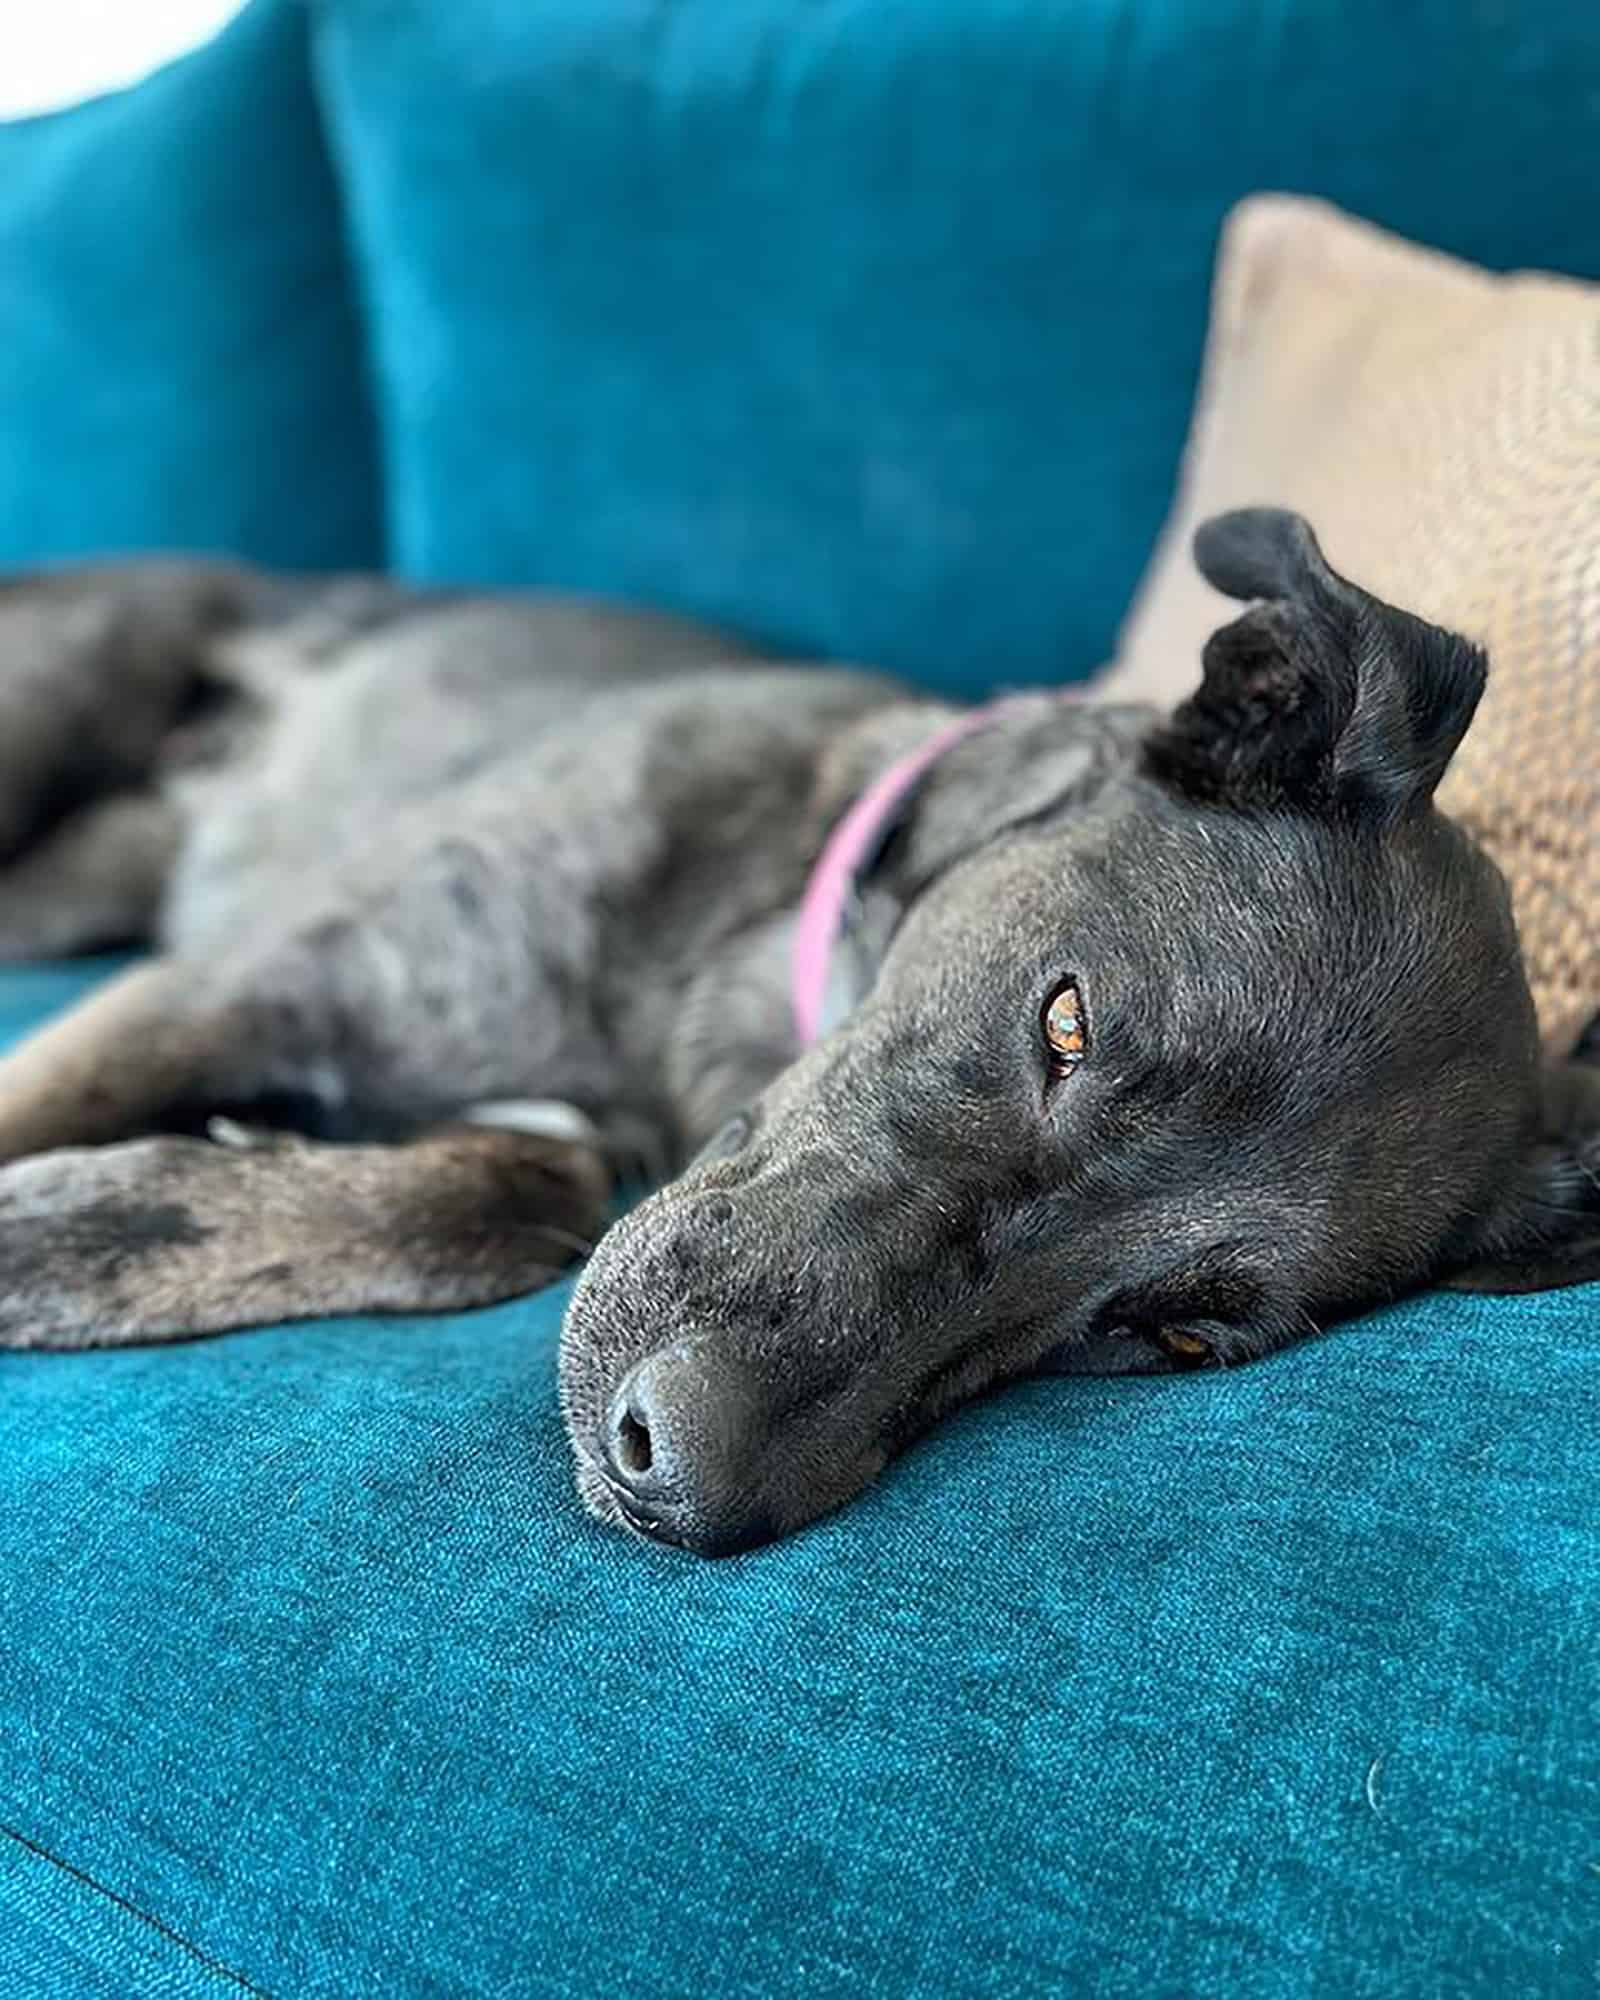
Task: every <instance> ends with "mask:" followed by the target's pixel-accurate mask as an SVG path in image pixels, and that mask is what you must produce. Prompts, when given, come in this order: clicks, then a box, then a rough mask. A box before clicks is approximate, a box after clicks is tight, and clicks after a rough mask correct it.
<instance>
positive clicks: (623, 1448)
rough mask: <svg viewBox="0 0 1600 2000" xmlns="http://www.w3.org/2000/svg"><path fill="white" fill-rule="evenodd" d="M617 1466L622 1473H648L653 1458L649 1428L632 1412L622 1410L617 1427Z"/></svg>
mask: <svg viewBox="0 0 1600 2000" xmlns="http://www.w3.org/2000/svg"><path fill="white" fill-rule="evenodd" d="M616 1456H617V1464H618V1465H619V1466H620V1467H621V1468H622V1470H623V1471H624V1472H634V1473H638V1472H648V1471H649V1470H650V1462H651V1458H652V1456H653V1454H652V1452H651V1449H650V1426H649V1425H648V1424H646V1423H644V1422H642V1421H641V1420H640V1419H639V1418H638V1417H636V1416H635V1415H634V1413H633V1412H632V1410H624V1411H623V1413H622V1419H621V1421H620V1422H619V1423H618V1425H617V1437H616Z"/></svg>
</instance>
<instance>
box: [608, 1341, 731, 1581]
mask: <svg viewBox="0 0 1600 2000" xmlns="http://www.w3.org/2000/svg"><path fill="white" fill-rule="evenodd" d="M764 1438H765V1426H764V1423H763V1419H762V1416H761V1410H760V1405H759V1402H758V1400H757V1398H756V1397H755V1395H754V1394H753V1393H752V1391H751V1388H750V1386H749V1384H748V1383H747V1382H746V1381H745V1380H744V1379H743V1378H742V1375H741V1374H740V1372H739V1371H738V1370H737V1369H736V1368H735V1367H734V1366H732V1365H731V1364H729V1363H726V1362H723V1361H720V1360H718V1359H716V1358H715V1357H714V1356H713V1355H712V1354H710V1353H709V1352H708V1351H707V1348H706V1346H705V1344H704V1343H701V1342H697V1341H695V1340H692V1339H691V1340H685V1341H679V1342H675V1343H674V1344H673V1345H672V1346H671V1347H665V1348H662V1349H661V1350H660V1351H659V1352H658V1353H656V1354H652V1355H650V1356H649V1357H648V1358H647V1359H645V1360H643V1361H641V1362H639V1363H638V1365H637V1366H636V1367H634V1368H633V1369H631V1370H630V1371H629V1373H628V1375H627V1376H626V1377H625V1378H624V1380H623V1382H622V1384H621V1386H620V1387H619V1388H618V1389H617V1392H616V1394H615V1395H614V1396H613V1397H612V1399H611V1406H610V1409H609V1411H608V1412H607V1416H606V1422H605V1429H604V1435H603V1438H602V1440H601V1453H602V1458H603V1461H604V1471H605V1476H606V1480H607V1483H608V1484H609V1486H610V1488H611V1491H612V1494H613V1495H614V1497H615V1499H616V1502H617V1505H618V1507H619V1508H620V1509H621V1511H622V1513H623V1515H624V1516H625V1517H626V1519H627V1520H628V1521H629V1522H630V1523H631V1524H632V1525H633V1526H634V1527H635V1528H637V1529H639V1531H640V1532H641V1533H643V1534H646V1535H649V1536H651V1537H652V1538H654V1539H655V1540H657V1541H666V1542H678V1543H682V1544H683V1545H685V1546H686V1547H690V1548H694V1549H697V1550H699V1551H700V1552H701V1553H702V1554H707V1555H725V1554H731V1553H732V1552H733V1551H734V1550H735V1549H739V1548H745V1547H748V1546H749V1545H750V1544H751V1543H752V1542H754V1541H758V1540H761V1539H764V1536H763V1532H762V1527H761V1524H760V1522H759V1520H758V1518H757V1515H756V1511H755V1510H754V1508H753V1507H752V1501H751V1495H752V1492H753V1491H754V1490H755V1488H756V1486H757V1485H758V1474H759V1465H760V1459H761V1454H762V1448H763V1442H764Z"/></svg>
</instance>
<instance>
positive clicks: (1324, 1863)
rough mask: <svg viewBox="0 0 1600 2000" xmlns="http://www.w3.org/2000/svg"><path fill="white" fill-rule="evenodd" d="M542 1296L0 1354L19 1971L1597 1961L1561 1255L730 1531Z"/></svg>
mask: <svg viewBox="0 0 1600 2000" xmlns="http://www.w3.org/2000/svg"><path fill="white" fill-rule="evenodd" d="M62 997H64V996H63V990H62V987H61V985H60V984H59V982H55V983H53V982H52V980H51V979H50V978H49V977H40V976H29V977H28V978H26V979H24V978H23V977H22V976H20V975H12V976H10V977H8V978H6V979H4V980H0V1018H3V1019H4V1022H5V1024H6V1028H7V1030H8V1031H12V1030H15V1029H17V1028H19V1027H20V1026H21V1025H22V1024H23V1021H24V1019H25V1018H26V1016H27V1015H28V1013H29V1012H30V1011H31V1009H32V1008H33V1007H34V1006H36V1005H38V1004H41V1003H43V1004H54V1003H55V1002H57V1001H58V1000H59V999H61V998H62ZM561 1303H562V1295H561V1294H560V1293H559V1292H558V1293H556V1294H552V1295H547V1296H545V1297H543V1298H539V1299H535V1300H531V1301H528V1302H524V1303H519V1304H514V1305H510V1306H506V1307H503V1308H499V1309H497V1310H495V1311H491V1312H486V1313H475V1314H469V1315H465V1316H462V1317H459V1318H455V1319H450V1320H445V1321H439V1322H435V1323H432V1324H428V1323H419V1322H411V1321H403V1320H401V1321H393V1322H385V1323H377V1322H372V1323H355V1322H350V1323H339V1324H329V1325H319V1326H313V1327H305V1328H282V1329H278V1330H275V1331H270V1332H264V1333H258V1334H243V1335H237V1336H234V1337H231V1338H227V1339H223V1340H215V1341H206V1342H200V1343H196V1344H194V1345H190V1346H178V1347H170V1348H166V1349H155V1350H146V1351H143V1352H130V1353H123V1354H107V1355H87V1356H82V1357H59V1356H45V1355H41V1356H10V1357H0V1547H3V1548H4V1550H5V1560H4V1562H3V1563H0V1800H3V1802H4V1803H3V1810H0V1822H3V1825H4V1828H5V1831H4V1833H3V1834H0V1992H3V1993H4V1994H5V1996H6V2000H78V1996H95V2000H135V1996H144V1995H171V1996H184V1997H185V2000H187V1996H191V1995H194V1996H205V2000H217V1996H222V1995H226V1994H229V1993H238V1992H239V1991H240V1990H241V1984H244V1985H245V1986H246V1987H247V1990H253V1991H265V1992H269V1993H273V1994H277V1995H282V1996H287V1995H290V1994H292V1995H295V1996H297V2000H312V1997H313V1996H327V2000H348V1996H351V1995H355V1994H361V1995H366V1994H374V1995H377V1994H381V1995H384V1996H385V2000H391V1997H392V2000H404V1997H405V1996H412V1995H416V1996H442V1995H461V1996H477V1995H484V1994H502V1993H503V1994H517V1995H559V1996H563V2000H590V1996H593V1995H603V1994H620V1993H627V1992H637V1993H649V1994H651V1995H660V1996H663V2000H704V1996H707V1995H730V1996H731V1995H750V1996H757V1995H759V1996H763V2000H768V1996H775V1995H784V1994H796V1995H799V1994H805V1995H807V1996H828V2000H831V1997H832V1996H838V2000H861V1996H878V2000H961V1997H962V1996H967V1995H972V1996H979V1995H981V1996H995V2000H1002V1996H1004V2000H1010V1996H1013V1995H1016V1994H1029V1995H1033V1994H1062V1995H1068V1994H1072V1995H1076V1994H1083V1993H1089V1992H1093V1993H1096V1994H1100V1995H1115V1996H1124V1995H1126V1996H1128V2000H1211V1997H1212V1996H1215V2000H1295V1997H1296V1996H1305V2000H1312V1996H1316V2000H1328V1997H1329V1996H1341V2000H1342V1996H1363V1995H1370V1996H1373V2000H1378V1996H1390V1995H1406V1996H1410V1995H1427V1996H1429V2000H1434V1996H1441V1997H1442V2000H1466V1996H1483V2000H1504V1996H1508V1995H1519V1996H1520V1995H1539V1996H1558V1995H1566V1994H1571V1995H1573V1996H1578V1995H1588V1994H1592V1993H1593V1991H1594V1982H1595V1976H1596V1971H1597V1939H1600V1869H1597V1865H1596V1864H1597V1863H1600V1837H1597V1828H1600V1742H1597V1737H1596V1733H1595V1713H1594V1701H1595V1688H1596V1684H1597V1683H1596V1670H1597V1667H1600V1659H1597V1649H1600V1559H1597V1556H1596V1544H1595V1515H1594V1506H1595V1499H1594V1496H1595V1494H1596V1492H1597V1491H1600V1339H1597V1332H1600V1289H1590V1290H1588V1291H1585V1292H1574V1293H1568V1294H1565V1295H1560V1294H1556V1295H1549V1296H1546V1297H1543V1298H1533V1299H1525V1300H1519V1301H1509V1302H1506V1301H1488V1300H1465V1299H1451V1298H1433V1299H1429V1300H1425V1301H1422V1302H1420V1303H1416V1304H1413V1305H1409V1306H1406V1307H1404V1308H1402V1309H1400V1310H1397V1311H1393V1312H1389V1313H1385V1314H1383V1315H1382V1316H1380V1317H1379V1318H1377V1319H1375V1320H1373V1321H1371V1322H1369V1323H1367V1324H1365V1325H1362V1326H1359V1327H1353V1328H1350V1329H1347V1330H1344V1331H1341V1332H1339V1333H1337V1334H1335V1335H1333V1336H1330V1337H1329V1338H1327V1339H1325V1340H1322V1341H1319V1342H1315V1343H1312V1344H1310V1345H1307V1346H1304V1347H1302V1348H1299V1349H1297V1350H1294V1351H1292V1352H1290V1353H1287V1354H1284V1355H1281V1356H1279V1357H1277V1358H1275V1359H1274V1360H1271V1361H1269V1362H1264V1363H1261V1364H1259V1365H1257V1366H1255V1367H1251V1368H1246V1369H1240V1370H1238V1371H1237V1372H1235V1373H1230V1374H1226V1375H1219V1376H1214V1377H1204V1378H1195V1377H1191V1378H1186V1379H1176V1380H1170V1381H1166V1382H1143V1383H1140V1382H1126V1381H1125V1382H1064V1381H1057V1382H1042V1383H1038V1384H1033V1385H1029V1386H1027V1387H1024V1388H1022V1389H1019V1390H1016V1391H1013V1392H1011V1393H1009V1394H1007V1395H1006V1396H1003V1397H1001V1398H999V1399H997V1400H995V1401H994V1402H993V1403H992V1404H991V1405H989V1406H988V1407H986V1408H983V1409H979V1410H974V1411H972V1412H970V1413H968V1414H966V1415H964V1416H962V1417H960V1418H958V1419H957V1420H955V1421H954V1422H952V1423H951V1424H950V1425H948V1426H947V1427H946V1428H945V1429H944V1430H943V1431H942V1432H941V1433H940V1434H939V1435H937V1436H936V1437H935V1438H934V1439H932V1440H931V1441H930V1442H929V1443H928V1444H926V1445H925V1446H923V1447H922V1448H920V1449H918V1450H917V1451H915V1452H913V1453H912V1454H911V1455H910V1456H909V1457H907V1458H906V1459H904V1460H902V1461H901V1462H900V1463H899V1464H898V1465H897V1466H896V1467H894V1468H893V1469H892V1470H891V1472H890V1473H889V1474H888V1476H886V1477H885V1478H884V1479H883V1481H882V1482H881V1483H880V1484H879V1486H878V1487H877V1488H876V1489H875V1490H874V1491H873V1492H871V1493H870V1494H869V1495H867V1496H866V1497H865V1498H864V1499H863V1500H862V1501H860V1502H859V1503H857V1504H856V1505H855V1506H853V1507H852V1508H850V1509H849V1510H847V1511H846V1512H845V1513H844V1514H842V1515H840V1516H838V1517H836V1518H835V1519H834V1520H832V1521H829V1522H826V1523H824V1524H822V1525H821V1526H819V1527H817V1528H816V1529H814V1530H812V1531H810V1532H808V1533H806V1534H805V1535H802V1536H800V1537H798V1538H796V1539H795V1540H793V1541H791V1542H789V1543H786V1544H782V1545H780V1546H778V1547H776V1548H772V1549H768V1550H764V1551H761V1552H758V1553H756V1554H754V1555H751V1556H746V1557H741V1558H738V1559H736V1560H734V1561H731V1562H725V1563H720V1564H710V1563H703V1562H699V1561H696V1560H695V1559H693V1558H691V1557H687V1556H682V1555H674V1554H672V1553H670V1552H667V1551H662V1550H653V1549H649V1548H646V1547H644V1546H642V1545H637V1544H634V1543H631V1542H628V1541H626V1540H624V1539H623V1538H621V1537H620V1536H618V1535H617V1534H615V1533H614V1532H612V1531H608V1530H604V1529H601V1528H599V1527H597V1526H595V1525H593V1524H592V1523H590V1522H589V1521H588V1520H587V1518H586V1517H585V1516H584V1515H583V1514H582V1513H581V1512H580V1510H579V1508H578V1506H577V1502H576V1500H575V1498H574V1496H573V1493H572V1491H571V1487H570V1484H569V1479H568V1473H567V1456H566V1450H565V1445H564V1443H563V1439H562V1435H561V1428H560V1423H559V1419H558V1415H557V1410H556V1401H555V1393H554V1382H553V1373H552V1351H553V1344H554V1340H555V1333H556V1325H557V1319H558V1314H559V1310H560V1306H561Z"/></svg>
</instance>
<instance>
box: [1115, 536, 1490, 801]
mask: <svg viewBox="0 0 1600 2000" xmlns="http://www.w3.org/2000/svg"><path fill="white" fill-rule="evenodd" d="M1194 556H1195V562H1196V564H1197V566H1198V567H1199V570H1200V573H1201V574H1202V575H1203V576H1204V577H1205V578H1206V580H1207V582H1209V583H1212V584H1214V585H1215V586H1216V587H1217V589H1219V590H1222V591H1226V592H1227V594H1228V595H1229V596H1230V597H1238V598H1243V599H1249V600H1253V601H1252V603H1251V607H1250V609H1249V610H1248V611H1246V612H1245V613H1244V614H1243V615H1242V616H1241V617H1239V618H1236V619H1235V620H1234V621H1233V622H1232V624H1230V625H1225V626H1223V627H1222V629H1221V630H1220V631H1218V632H1215V633H1213V635H1212V637H1211V639H1210V640H1209V641H1208V643H1207V645H1206V648H1205V654H1204V665H1205V678H1204V681H1203V682H1202V685H1201V686H1200V688H1199V690H1198V691H1197V692H1196V693H1195V694H1194V695H1193V696H1191V697H1190V699H1189V700H1188V701H1186V702H1184V703H1183V704H1182V706H1181V707H1180V708H1178V709H1177V710H1176V712H1175V713H1174V714H1173V715H1172V716H1171V718H1170V719H1169V720H1168V721H1167V722H1165V723H1164V724H1163V725H1162V726H1161V727H1159V728H1158V729H1157V730H1156V731H1155V733H1154V734H1153V736H1152V737H1151V739H1150V741H1149V743H1148V745H1147V747H1146V753H1145V755H1146V766H1147V768H1148V769H1149V770H1150V771H1151V773H1152V774H1153V775H1154V776H1156V777H1157V778H1159V779H1160V780H1161V781H1162V782H1163V783H1165V784H1167V785H1169V786H1170V787H1172V788H1173V789H1174V790H1177V791H1180V792H1182V793H1183V794H1184V795H1185V796H1187V797H1190V798H1193V799H1195V800H1197V801H1199V802H1202V803H1206V804H1216V805H1232V806H1237V807H1239V808H1240V809H1243V810H1261V809H1279V810H1296V811H1306V812H1326V811H1347V812H1353V813H1365V814H1367V815H1369V816H1375V817H1377V818H1380V819H1394V818H1398V817H1400V816H1401V815H1403V814H1405V813H1407V812H1410V811H1413V810H1416V809H1418V808H1419V807H1422V806H1424V805H1426V804H1427V802H1428V800H1429V799H1430V798H1431V797H1432V795H1433V790H1434V787H1435V786H1436V785H1437V784H1438V782H1439V780H1440V778H1441V777H1443V775H1444V771H1445V766H1446V765H1447V764H1448V763H1449V761H1450V758H1451V757H1452V755H1453V754H1454V752H1455V749H1456V746H1457V744H1458V743H1459V742H1460V741H1461V738H1462V737H1463V736H1464V735H1465V733H1466V729H1467V725H1468V723H1469V722H1470V721H1471V720H1472V715H1473V711H1474V710H1475V709H1476V707H1477V705H1478V700H1479V697H1480V696H1481V695H1482V693H1483V686H1484V678H1485V673H1486V666H1487V663H1486V661H1485V659H1484V655H1483V653H1482V651H1481V649H1480V648H1478V647H1477V646H1474V645H1473V644H1472V643H1471V642H1470V641H1469V640H1466V639H1463V638H1461V637H1460V636H1459V635H1457V634H1456V633H1453V632H1447V631H1445V630H1443V628H1442V627H1440V626H1437V625H1430V624H1428V623H1427V622H1426V621H1425V620H1424V619H1421V618H1415V617H1413V616H1412V615H1411V614H1410V613H1409V612H1406V611H1400V610H1397V609H1396V608H1395V607H1394V606H1393V605H1390V604H1385V603H1384V602H1383V601H1382V599H1380V598H1377V597H1374V596H1372V595H1371V594H1370V593H1369V592H1367V591H1365V590H1362V589H1360V588H1359V587H1358V586H1357V585H1355V584H1353V583H1351V582H1349V581H1348V579H1346V578H1345V577H1342V576H1340V575H1339V574H1338V573H1337V571H1335V570H1334V569H1332V568H1331V567H1330V566H1329V564H1328V563H1327V561H1326V560H1325V558H1324V556H1323V554H1322V551H1321V549H1320V548H1319V547H1318V546H1317V538H1316V536H1315V535H1314V534H1313V533H1312V531H1311V528H1310V526H1309V524H1308V523H1307V522H1305V521H1304V520H1302V519H1301V518H1300V516H1299V515H1298V514H1290V513H1287V512H1285V511H1283V510H1282V509H1280V508H1273V507H1248V508H1242V509H1240V510H1238V511H1237V512H1234V513H1231V514H1220V515H1217V516H1216V517H1215V518H1214V519H1212V520H1209V521H1206V522H1204V523H1203V524H1202V525H1201V527H1200V528H1199V529H1198V530H1197V532H1196V534H1195V538H1194Z"/></svg>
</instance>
